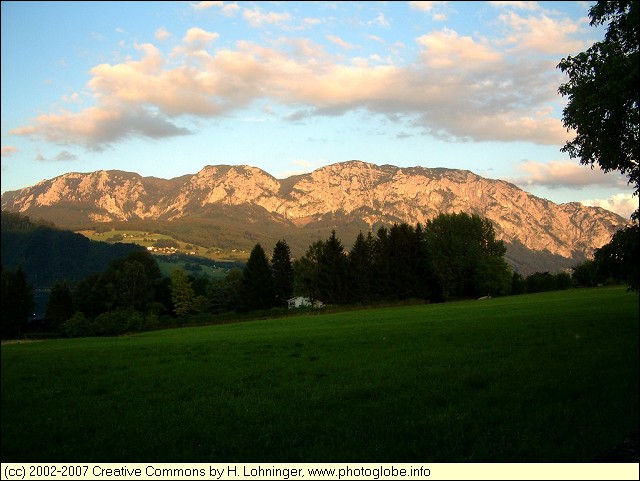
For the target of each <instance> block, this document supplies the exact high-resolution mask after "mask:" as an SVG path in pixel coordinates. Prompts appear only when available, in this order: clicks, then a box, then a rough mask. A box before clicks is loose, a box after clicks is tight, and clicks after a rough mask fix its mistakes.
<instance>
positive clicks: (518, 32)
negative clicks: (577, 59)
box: [499, 12, 586, 55]
mask: <svg viewBox="0 0 640 481" xmlns="http://www.w3.org/2000/svg"><path fill="white" fill-rule="evenodd" d="M499 19H500V21H501V22H502V23H503V24H504V25H506V26H507V27H508V30H509V32H510V34H509V35H508V36H506V37H505V38H504V39H503V41H502V43H503V44H505V45H507V46H511V47H512V48H513V49H514V50H516V51H521V52H530V53H534V52H535V53H537V54H540V53H542V54H558V55H566V54H568V53H572V52H579V51H581V50H582V49H584V48H585V47H586V46H585V44H584V43H583V42H581V41H578V40H574V39H572V35H573V34H575V33H576V32H578V30H579V29H580V25H579V24H577V23H575V22H572V21H570V20H567V19H558V20H557V19H554V18H551V17H550V16H547V15H540V16H530V17H522V16H520V15H518V14H516V13H514V12H509V13H506V14H503V15H500V17H499Z"/></svg>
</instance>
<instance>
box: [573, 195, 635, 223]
mask: <svg viewBox="0 0 640 481" xmlns="http://www.w3.org/2000/svg"><path fill="white" fill-rule="evenodd" d="M580 203H581V204H582V205H587V206H592V207H602V208H603V209H607V210H610V211H611V212H615V213H616V214H619V215H621V216H622V217H625V218H627V219H628V218H630V217H631V214H632V213H633V212H634V211H635V210H637V209H638V198H637V197H634V196H633V194H616V195H613V196H611V197H609V198H608V199H589V200H583V201H581V202H580Z"/></svg>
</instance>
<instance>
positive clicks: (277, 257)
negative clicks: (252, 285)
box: [271, 240, 293, 307]
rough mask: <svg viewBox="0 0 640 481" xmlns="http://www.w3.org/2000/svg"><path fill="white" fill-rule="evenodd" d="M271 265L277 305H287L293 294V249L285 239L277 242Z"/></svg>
mask: <svg viewBox="0 0 640 481" xmlns="http://www.w3.org/2000/svg"><path fill="white" fill-rule="evenodd" d="M271 267H272V269H273V285H274V290H275V303H276V305H277V306H280V307H286V306H287V301H288V300H289V299H290V298H291V296H292V295H293V263H292V262H291V249H289V245H288V244H287V242H286V241H285V240H279V241H278V242H276V245H275V247H274V248H273V255H272V256H271Z"/></svg>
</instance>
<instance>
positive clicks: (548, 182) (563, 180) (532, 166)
mask: <svg viewBox="0 0 640 481" xmlns="http://www.w3.org/2000/svg"><path fill="white" fill-rule="evenodd" d="M516 169H517V170H519V171H521V172H523V173H524V175H523V176H521V177H518V178H515V179H512V180H511V181H512V182H513V183H515V184H518V185H524V186H534V185H536V186H545V187H549V188H551V189H553V188H560V187H562V188H567V187H568V188H574V189H582V188H584V187H587V186H601V187H616V188H624V186H625V185H626V181H625V179H624V177H623V176H622V175H620V174H617V173H608V174H605V173H603V172H602V171H601V170H600V169H591V168H589V167H587V166H585V165H580V164H579V163H577V162H574V161H562V160H558V161H553V162H548V163H545V162H536V161H531V160H528V161H523V162H520V163H519V164H517V165H516Z"/></svg>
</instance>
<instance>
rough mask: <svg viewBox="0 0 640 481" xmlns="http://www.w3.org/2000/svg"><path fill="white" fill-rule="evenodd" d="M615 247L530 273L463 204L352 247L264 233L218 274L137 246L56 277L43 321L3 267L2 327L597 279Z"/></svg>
mask: <svg viewBox="0 0 640 481" xmlns="http://www.w3.org/2000/svg"><path fill="white" fill-rule="evenodd" d="M636 247H637V246H636ZM607 249H608V247H607V246H605V247H603V248H602V249H601V250H600V251H598V252H597V253H596V256H595V257H594V260H591V261H586V262H584V263H582V264H579V265H577V266H576V267H575V268H574V271H573V276H571V275H569V274H568V273H565V272H561V273H558V274H550V273H548V272H545V273H535V274H532V275H530V276H528V277H526V278H523V277H522V276H521V275H520V274H518V273H514V272H512V271H511V268H510V267H509V265H508V264H507V262H506V261H505V260H504V255H505V252H506V248H505V246H504V243H503V242H502V241H499V240H496V238H495V231H494V229H493V226H492V224H491V222H490V221H489V220H487V219H485V218H481V217H480V216H477V215H468V214H465V213H460V214H441V215H440V216H438V217H436V218H434V219H432V220H430V221H428V222H427V223H426V224H425V225H424V227H423V226H422V225H420V224H417V225H416V226H415V227H414V226H411V225H409V224H406V223H403V224H394V225H392V226H391V227H381V228H379V229H378V230H377V231H376V232H375V233H373V232H371V231H369V232H367V233H366V234H365V233H362V232H361V233H360V234H359V235H358V236H357V238H356V239H355V241H354V242H353V245H352V247H351V248H350V249H349V250H347V249H345V247H344V245H343V243H342V241H341V240H340V239H339V238H338V236H337V234H336V232H335V231H333V232H332V233H331V235H330V236H329V237H328V238H327V239H325V240H318V241H316V242H314V243H313V244H311V245H310V246H309V247H308V248H307V250H306V252H305V254H304V255H303V256H302V257H300V258H297V259H292V257H291V250H290V248H289V246H288V244H287V242H286V241H285V240H280V241H278V242H277V243H276V245H275V247H274V248H273V251H272V252H271V256H270V257H269V256H268V255H267V253H266V251H265V250H264V248H263V247H262V245H261V244H259V243H258V244H256V245H255V246H254V248H253V249H252V251H251V254H250V256H249V259H248V261H247V263H246V264H245V266H244V268H242V269H233V270H231V271H230V272H229V273H228V274H227V276H226V277H224V278H219V279H211V278H208V277H206V276H198V277H196V276H193V275H189V274H187V273H186V272H185V271H183V270H181V269H176V270H174V271H173V273H172V275H171V277H163V276H162V274H161V272H160V269H159V267H158V264H157V262H156V260H155V258H154V257H153V256H152V255H151V254H150V253H148V252H146V251H144V250H143V251H134V252H131V253H129V254H128V255H127V256H126V257H122V258H118V259H116V260H114V261H112V262H111V263H110V264H109V266H108V268H107V269H105V270H104V271H102V272H100V273H97V274H93V275H90V276H87V277H85V278H84V279H82V280H80V281H68V280H60V281H57V282H56V283H55V284H54V285H53V286H52V288H51V292H50V296H49V302H48V305H47V309H46V314H45V318H44V320H43V321H41V324H40V325H39V324H38V323H37V322H33V320H31V322H28V321H30V317H31V312H32V309H33V288H32V287H31V286H30V285H29V283H28V282H27V276H26V275H25V273H24V271H23V270H22V268H21V267H18V268H17V269H15V270H12V269H6V268H4V267H3V269H2V321H1V322H2V337H3V338H9V337H19V336H20V335H21V334H22V333H23V332H24V330H25V329H26V328H30V329H31V330H33V328H34V327H36V326H39V327H40V329H42V330H43V331H46V332H53V333H58V334H60V335H63V336H68V337H78V336H94V335H97V336H100V335H117V334H122V333H125V332H135V331H142V330H149V329H156V328H161V327H166V326H175V325H183V324H184V323H188V322H190V320H192V319H194V318H197V316H199V315H202V316H204V317H207V316H208V317H209V318H210V317H211V316H215V315H222V314H224V313H248V312H252V311H265V310H273V309H280V308H282V309H285V308H286V307H287V302H288V300H289V299H290V298H292V297H293V296H294V295H295V296H302V297H304V298H306V300H307V301H308V302H309V303H313V302H314V301H316V300H319V301H322V302H323V303H324V304H330V305H362V304H372V303H377V302H395V301H403V300H407V299H418V300H420V301H422V302H443V301H446V300H449V299H456V298H475V297H485V296H487V297H489V296H501V295H509V294H521V293H527V292H540V291H548V290H556V289H566V288H568V287H571V286H575V285H581V286H595V285H598V284H601V283H604V282H607V279H610V278H616V279H623V278H624V273H622V272H620V263H619V262H618V263H616V262H609V261H607V260H608V259H617V253H615V252H614V253H611V252H609V251H608V250H607ZM634 265H635V264H634ZM636 270H637V268H636ZM636 276H637V273H636Z"/></svg>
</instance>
